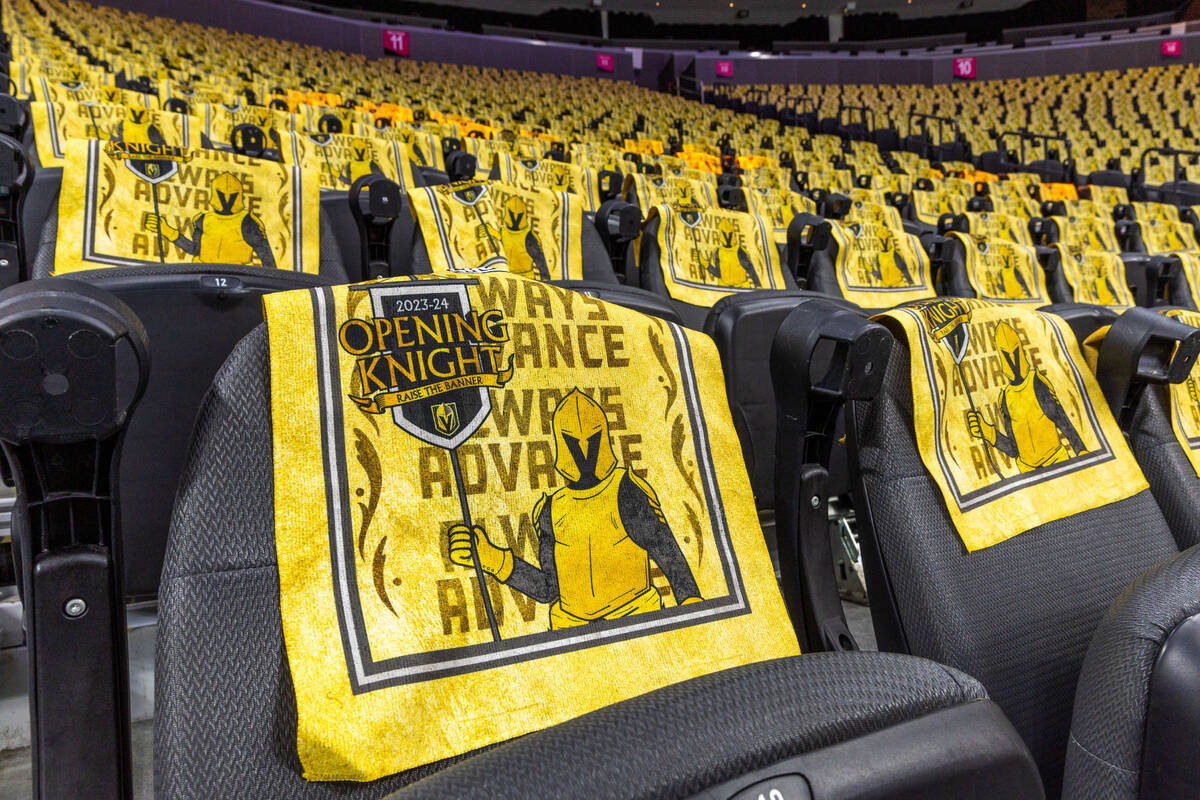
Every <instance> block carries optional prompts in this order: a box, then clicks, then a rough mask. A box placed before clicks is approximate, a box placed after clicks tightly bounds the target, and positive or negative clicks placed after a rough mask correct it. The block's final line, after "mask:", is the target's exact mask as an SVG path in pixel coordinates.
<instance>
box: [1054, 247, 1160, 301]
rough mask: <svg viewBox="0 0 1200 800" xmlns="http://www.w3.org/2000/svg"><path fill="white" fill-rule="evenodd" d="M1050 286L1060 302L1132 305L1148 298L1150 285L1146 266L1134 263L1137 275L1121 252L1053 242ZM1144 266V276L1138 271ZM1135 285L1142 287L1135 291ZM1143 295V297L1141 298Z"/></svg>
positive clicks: (1142, 269)
mask: <svg viewBox="0 0 1200 800" xmlns="http://www.w3.org/2000/svg"><path fill="white" fill-rule="evenodd" d="M1045 266H1046V288H1047V291H1048V292H1049V293H1050V297H1051V298H1053V300H1054V302H1056V303H1089V304H1092V305H1098V306H1109V307H1113V308H1121V307H1129V306H1132V305H1136V304H1137V303H1138V301H1139V299H1141V300H1145V299H1146V297H1147V294H1148V291H1147V290H1148V287H1147V283H1146V278H1145V272H1146V267H1145V265H1143V264H1140V263H1134V264H1132V265H1131V267H1130V271H1131V272H1133V273H1134V274H1133V275H1130V274H1129V273H1127V272H1126V264H1125V261H1124V260H1123V259H1122V258H1121V255H1120V254H1118V253H1114V252H1111V251H1108V250H1092V249H1080V248H1072V247H1069V246H1067V245H1064V244H1062V243H1057V244H1054V245H1053V252H1052V253H1050V254H1049V255H1048V256H1047V259H1046V265H1045ZM1139 269H1140V272H1141V276H1140V280H1139V279H1138V278H1139V276H1138V275H1137V274H1136V273H1137V272H1138V271H1139ZM1131 286H1134V287H1137V289H1138V290H1139V291H1138V293H1136V294H1135V292H1134V290H1133V289H1132V288H1130V287H1131ZM1139 295H1140V297H1139Z"/></svg>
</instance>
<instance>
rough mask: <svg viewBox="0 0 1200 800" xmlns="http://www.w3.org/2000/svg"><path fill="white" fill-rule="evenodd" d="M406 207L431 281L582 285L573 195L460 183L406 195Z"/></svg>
mask: <svg viewBox="0 0 1200 800" xmlns="http://www.w3.org/2000/svg"><path fill="white" fill-rule="evenodd" d="M409 200H410V202H411V204H412V213H413V217H415V218H416V220H417V224H418V225H419V226H420V229H421V236H422V237H423V239H424V241H425V249H426V250H427V251H428V253H429V264H430V267H431V268H432V270H433V272H435V273H442V274H446V273H471V272H490V271H494V270H507V271H509V272H512V273H513V274H515V275H521V276H523V277H529V278H537V279H539V280H547V281H548V280H559V279H562V280H580V279H582V278H583V207H582V201H581V198H580V197H579V195H575V194H571V193H569V192H552V191H550V190H549V189H521V188H518V187H516V186H511V185H509V184H505V183H500V182H497V181H476V180H466V181H459V182H458V183H447V184H443V185H441V186H426V187H423V188H419V189H414V190H413V191H412V192H411V193H410V195H409Z"/></svg>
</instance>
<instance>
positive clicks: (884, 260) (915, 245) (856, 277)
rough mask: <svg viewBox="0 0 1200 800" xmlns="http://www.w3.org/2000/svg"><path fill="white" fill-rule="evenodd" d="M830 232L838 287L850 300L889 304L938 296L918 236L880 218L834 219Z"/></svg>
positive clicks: (871, 304)
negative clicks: (881, 221) (894, 226)
mask: <svg viewBox="0 0 1200 800" xmlns="http://www.w3.org/2000/svg"><path fill="white" fill-rule="evenodd" d="M892 210H893V211H895V209H892ZM830 233H831V235H832V236H833V239H834V241H835V242H837V245H838V250H837V263H835V264H834V271H835V273H836V275H837V283H838V288H839V289H841V291H842V296H843V297H845V298H846V299H847V300H849V301H850V302H852V303H857V304H858V305H861V306H863V307H864V308H884V307H887V306H893V305H897V304H899V303H903V302H907V301H909V300H920V299H922V298H925V297H932V296H933V294H934V291H933V281H932V279H931V278H930V268H929V256H928V254H927V253H926V252H925V249H924V248H923V247H921V244H920V242H919V241H917V238H916V237H915V236H912V235H911V234H908V233H905V232H904V231H903V230H902V229H900V230H897V229H895V228H892V227H889V226H887V225H883V224H880V223H877V222H849V223H846V224H841V223H837V222H831V223H830Z"/></svg>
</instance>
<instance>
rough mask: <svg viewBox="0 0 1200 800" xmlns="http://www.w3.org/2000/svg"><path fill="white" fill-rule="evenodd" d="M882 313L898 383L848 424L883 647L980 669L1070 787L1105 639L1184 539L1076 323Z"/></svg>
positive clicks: (1050, 777) (985, 309)
mask: <svg viewBox="0 0 1200 800" xmlns="http://www.w3.org/2000/svg"><path fill="white" fill-rule="evenodd" d="M968 312H969V315H968ZM880 319H881V321H883V322H885V323H886V324H887V325H888V326H889V327H890V328H891V329H892V330H893V333H894V335H895V336H896V339H897V341H896V343H895V344H894V345H893V348H892V355H891V359H890V362H889V364H888V366H887V370H886V374H885V377H884V385H883V388H882V390H881V392H880V394H879V395H878V396H877V397H876V398H874V399H872V400H870V401H858V402H855V403H853V405H852V407H851V409H850V411H849V412H848V422H847V427H848V436H849V441H850V448H851V458H852V463H854V464H855V465H856V467H857V470H856V471H857V474H858V481H859V482H858V487H857V490H858V491H857V494H856V498H857V501H858V502H857V503H856V510H857V511H858V515H859V526H860V535H861V541H862V544H863V561H864V565H865V567H866V570H867V578H868V588H869V592H870V596H871V612H872V618H873V620H874V622H875V629H876V634H877V637H878V639H879V642H880V646H881V648H883V649H899V650H906V651H909V652H913V653H922V654H925V655H927V656H930V657H934V658H938V659H940V660H942V661H944V662H945V663H949V664H955V665H958V666H959V667H961V668H966V669H970V670H973V673H974V674H976V675H978V676H979V677H980V679H981V680H982V681H983V683H984V685H985V686H987V687H988V690H989V692H990V693H991V696H992V697H993V698H995V699H996V701H997V702H998V703H999V704H1000V705H1001V707H1003V708H1004V709H1005V711H1006V713H1008V715H1009V717H1010V719H1012V720H1013V724H1014V725H1015V726H1016V727H1017V729H1018V731H1020V732H1021V735H1022V736H1023V737H1024V738H1025V741H1026V742H1027V743H1028V744H1029V747H1030V750H1031V751H1032V752H1033V754H1034V758H1035V759H1036V760H1037V762H1038V765H1039V767H1040V769H1041V771H1042V776H1043V780H1044V783H1045V785H1046V786H1047V787H1048V792H1049V794H1050V795H1051V796H1055V795H1056V794H1057V787H1059V786H1061V777H1062V764H1063V758H1064V754H1065V752H1066V747H1067V730H1068V724H1069V721H1070V717H1071V700H1072V693H1073V689H1074V686H1075V681H1076V679H1077V677H1078V675H1079V669H1080V664H1081V662H1082V660H1083V656H1084V652H1085V650H1086V648H1087V646H1088V642H1089V640H1090V639H1091V636H1092V633H1093V631H1094V630H1095V628H1096V625H1097V623H1098V622H1099V620H1100V618H1101V616H1102V615H1103V613H1104V611H1105V609H1106V608H1107V607H1108V605H1109V603H1110V602H1111V601H1112V600H1113V598H1114V597H1116V596H1117V594H1118V593H1120V591H1121V590H1122V589H1123V588H1124V587H1125V585H1126V584H1127V583H1128V582H1129V581H1130V580H1131V579H1132V578H1133V577H1134V576H1136V575H1138V574H1139V573H1140V572H1142V571H1143V570H1145V569H1147V568H1148V567H1150V566H1152V565H1154V564H1157V563H1159V562H1161V561H1163V560H1164V559H1166V558H1167V557H1169V556H1170V555H1171V554H1172V553H1174V552H1176V547H1175V543H1174V541H1173V540H1172V538H1171V535H1170V532H1169V530H1168V529H1167V525H1166V523H1165V521H1164V520H1163V518H1162V514H1161V513H1160V512H1159V509H1158V506H1157V505H1156V504H1155V502H1154V499H1153V497H1152V496H1151V494H1150V493H1149V492H1148V491H1145V486H1146V484H1145V479H1144V478H1143V477H1142V475H1141V473H1140V472H1139V471H1138V469H1137V466H1136V464H1135V463H1134V461H1133V458H1132V455H1131V454H1130V452H1129V450H1128V448H1127V446H1126V444H1125V442H1124V439H1123V437H1122V436H1121V433H1120V430H1119V429H1118V428H1117V426H1116V423H1115V421H1114V420H1113V418H1112V415H1111V413H1110V412H1109V410H1108V408H1107V405H1106V403H1105V401H1104V398H1103V396H1102V395H1101V394H1100V390H1099V388H1098V387H1097V386H1096V384H1095V381H1094V379H1093V378H1091V376H1090V373H1089V372H1088V370H1087V367H1086V366H1085V365H1084V362H1083V358H1082V356H1081V355H1080V354H1079V351H1078V349H1077V346H1076V343H1075V340H1074V336H1073V334H1072V333H1071V330H1070V329H1069V328H1068V327H1067V326H1066V323H1064V322H1062V321H1061V320H1057V318H1055V317H1053V316H1051V315H1048V314H1042V313H1040V312H1036V311H1033V310H1027V309H1025V308H1020V307H1012V306H1003V305H998V304H996V305H994V304H988V303H980V302H977V301H960V300H951V299H945V300H936V301H931V302H929V303H925V304H921V305H919V306H915V307H912V308H911V309H898V310H896V311H893V312H891V313H890V314H889V315H886V316H885V317H882V318H880ZM1056 320H1057V321H1056ZM1002 325H1003V326H1005V327H1003V328H1002V327H1001V326H1002ZM922 326H924V327H922ZM1005 353H1007V354H1008V356H1007V357H1008V358H1009V362H1005V361H1004V360H1003V359H1004V358H1005ZM1004 363H1013V364H1014V365H1015V366H1014V367H1010V368H1008V369H1009V371H1008V372H1007V373H1005V371H1004V369H1003V368H1002V369H999V370H997V369H993V365H996V364H1000V365H1003V364H1004ZM1014 370H1015V372H1014ZM1017 372H1019V373H1020V375H1016V374H1015V373H1017ZM1006 375H1007V376H1008V377H1006ZM1014 376H1015V377H1016V378H1023V379H1024V383H1022V384H1021V385H1020V386H1019V387H1017V388H1014V384H1013V383H1012V380H1013V377H1014ZM1031 381H1032V383H1031ZM1018 382H1019V381H1018ZM1037 386H1042V387H1043V388H1041V389H1036V391H1035V392H1032V393H1030V392H1029V391H1028V390H1029V389H1031V388H1036V387H1037ZM1018 388H1024V389H1026V392H1027V394H1030V395H1031V396H1032V397H1034V398H1036V404H1034V405H1033V406H1032V407H1028V406H1025V407H1023V406H1021V399H1022V398H1023V397H1025V395H1022V394H1020V393H1019V392H1018ZM1047 389H1048V390H1047ZM1038 408H1041V409H1042V415H1038V414H1037V409H1038ZM972 409H974V412H975V413H976V414H977V415H978V416H977V417H976V419H977V420H979V424H978V426H977V427H975V430H976V431H977V433H975V434H972V433H971V429H972V425H973V424H974V423H972V421H971V417H970V415H969V414H968V412H971V411H972ZM1047 409H1048V410H1047ZM1022 414H1025V415H1026V416H1025V417H1021V416H1020V415H1022ZM1043 415H1044V416H1043ZM1021 419H1025V420H1031V421H1032V420H1038V422H1037V423H1036V424H1037V425H1040V426H1041V427H1042V428H1045V429H1046V430H1045V431H1044V434H1045V435H1044V436H1043V438H1041V439H1038V440H1036V441H1040V442H1041V445H1035V443H1034V442H1035V439H1034V438H1033V434H1035V432H1036V430H1037V428H1036V425H1034V424H1033V422H1030V423H1029V425H1030V427H1023V426H1024V425H1025V424H1026V423H1023V422H1021ZM1010 420H1011V421H1010ZM1051 425H1052V426H1053V427H1048V426H1051ZM1018 427H1022V428H1023V429H1022V430H1021V431H1020V432H1019V433H1017V434H1015V435H1014V433H1013V431H1017V429H1018ZM989 441H990V442H992V444H989V443H988V442H989ZM1056 441H1057V445H1056V449H1055V448H1052V447H1051V445H1053V444H1054V443H1055V442H1056ZM1048 450H1053V452H1049V453H1047V451H1048ZM1022 459H1024V460H1022ZM1034 464H1041V465H1042V466H1041V467H1036V466H1033V465H1034ZM1031 515H1032V516H1031ZM1018 531H1023V532H1018ZM968 665H969V666H968Z"/></svg>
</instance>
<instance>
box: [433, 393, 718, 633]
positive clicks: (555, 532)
mask: <svg viewBox="0 0 1200 800" xmlns="http://www.w3.org/2000/svg"><path fill="white" fill-rule="evenodd" d="M553 433H554V445H555V460H554V468H555V470H556V471H557V472H558V474H559V475H560V476H561V477H562V478H563V480H564V481H565V485H564V486H561V487H560V488H558V489H557V490H555V491H554V493H553V494H551V495H543V496H542V498H541V499H540V500H538V502H537V503H536V505H535V506H534V509H533V519H534V525H535V527H536V528H537V531H538V565H537V566H535V565H533V564H531V563H529V562H527V561H525V560H523V559H522V558H520V557H519V556H517V555H516V554H515V553H513V551H512V550H510V549H508V548H504V547H497V546H496V545H495V544H493V543H492V541H491V539H490V538H489V537H488V535H487V533H486V532H485V531H484V529H483V528H482V527H481V526H479V525H475V526H473V527H470V528H468V527H467V526H466V525H456V526H454V527H452V528H451V529H450V532H449V537H450V545H449V547H450V549H449V554H450V560H451V561H452V562H454V563H455V564H458V565H459V566H463V567H469V566H471V565H472V563H473V562H472V560H471V545H472V542H474V546H475V549H476V551H477V552H478V555H479V562H480V565H481V566H482V568H483V570H484V571H485V572H487V573H488V574H490V575H492V576H493V577H494V578H495V579H496V580H498V581H500V582H501V583H505V584H507V585H508V586H510V587H511V588H513V589H515V590H516V591H519V592H521V593H523V594H525V595H527V596H529V597H531V598H533V599H534V600H536V601H537V602H539V603H546V604H549V606H550V628H551V629H561V628H568V627H572V626H576V625H584V624H587V623H589V622H595V621H598V620H603V619H616V618H619V617H625V616H628V615H630V614H638V613H644V612H647V611H656V610H658V609H661V608H662V598H661V597H660V596H659V593H658V590H657V589H656V588H655V587H654V585H653V584H651V582H650V561H651V560H653V561H654V563H655V564H657V565H658V568H659V569H660V570H661V571H662V573H663V575H664V576H666V578H667V581H668V583H669V584H670V586H671V591H672V593H673V594H674V596H675V601H676V603H677V604H679V605H683V604H685V603H697V602H700V601H701V600H702V599H703V598H702V597H701V596H700V591H699V588H698V587H697V585H696V579H695V577H694V576H693V574H692V570H691V567H690V566H688V563H687V561H686V559H685V558H684V556H683V553H682V551H681V550H680V548H679V543H678V542H677V541H676V540H675V536H674V534H673V533H672V532H671V527H670V525H669V524H668V523H667V520H666V517H665V515H664V514H663V510H662V506H661V505H660V503H659V500H658V496H657V495H656V494H655V492H654V489H653V488H652V487H651V486H650V484H649V483H647V482H646V481H645V480H643V479H642V478H640V477H638V476H637V475H636V474H635V473H633V472H632V471H630V470H628V469H627V468H625V467H621V466H619V464H618V462H617V458H616V455H615V454H614V453H613V448H612V442H611V441H610V439H609V426H608V418H607V416H606V415H605V413H604V409H603V408H601V406H600V405H599V404H598V403H597V402H596V401H595V400H593V399H592V398H591V397H589V396H588V395H586V394H584V393H583V392H581V391H580V390H579V389H572V390H571V391H570V392H568V393H567V394H566V396H565V397H563V399H562V400H561V401H560V402H559V404H558V406H557V408H555V410H554V418H553Z"/></svg>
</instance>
